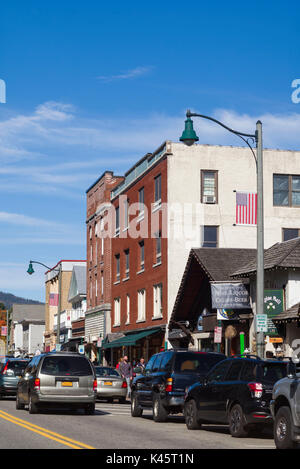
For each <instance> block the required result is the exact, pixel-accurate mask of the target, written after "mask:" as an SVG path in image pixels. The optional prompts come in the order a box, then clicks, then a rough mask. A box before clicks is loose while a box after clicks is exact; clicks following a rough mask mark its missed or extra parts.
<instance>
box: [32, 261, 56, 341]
mask: <svg viewBox="0 0 300 469" xmlns="http://www.w3.org/2000/svg"><path fill="white" fill-rule="evenodd" d="M32 264H39V265H42V266H43V267H46V269H47V270H54V271H56V272H58V290H59V295H58V308H57V329H56V348H57V349H59V348H60V310H61V276H62V269H61V266H60V268H59V269H52V268H51V267H48V266H47V265H45V264H43V263H42V262H38V261H30V262H29V266H28V270H27V273H28V274H29V275H32V274H33V273H34V269H33V266H32Z"/></svg>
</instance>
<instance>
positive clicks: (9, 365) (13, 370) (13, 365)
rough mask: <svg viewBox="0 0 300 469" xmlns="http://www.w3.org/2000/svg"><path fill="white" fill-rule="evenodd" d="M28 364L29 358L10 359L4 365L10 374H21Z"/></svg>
mask: <svg viewBox="0 0 300 469" xmlns="http://www.w3.org/2000/svg"><path fill="white" fill-rule="evenodd" d="M27 365H28V360H14V361H8V362H6V363H5V364H4V365H3V369H4V368H5V369H6V374H7V375H8V376H20V375H21V374H22V373H23V371H24V370H25V368H26V366H27Z"/></svg>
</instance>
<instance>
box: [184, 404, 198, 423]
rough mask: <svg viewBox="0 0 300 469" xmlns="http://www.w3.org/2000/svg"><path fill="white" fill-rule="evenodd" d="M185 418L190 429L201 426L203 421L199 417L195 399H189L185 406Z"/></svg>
mask: <svg viewBox="0 0 300 469" xmlns="http://www.w3.org/2000/svg"><path fill="white" fill-rule="evenodd" d="M184 418H185V423H186V426H187V428H188V429H189V430H198V429H199V428H201V422H200V420H199V419H198V418H197V405H196V402H195V401H194V399H191V400H190V401H187V402H186V403H185V406H184Z"/></svg>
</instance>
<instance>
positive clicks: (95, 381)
mask: <svg viewBox="0 0 300 469" xmlns="http://www.w3.org/2000/svg"><path fill="white" fill-rule="evenodd" d="M93 391H97V380H96V379H94V382H93Z"/></svg>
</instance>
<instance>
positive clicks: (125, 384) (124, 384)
mask: <svg viewBox="0 0 300 469" xmlns="http://www.w3.org/2000/svg"><path fill="white" fill-rule="evenodd" d="M122 388H125V389H126V388H127V383H126V381H123V383H122Z"/></svg>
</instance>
